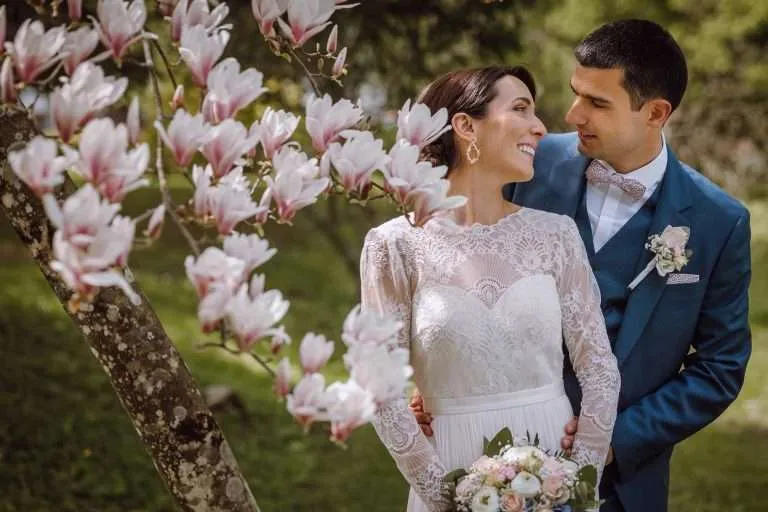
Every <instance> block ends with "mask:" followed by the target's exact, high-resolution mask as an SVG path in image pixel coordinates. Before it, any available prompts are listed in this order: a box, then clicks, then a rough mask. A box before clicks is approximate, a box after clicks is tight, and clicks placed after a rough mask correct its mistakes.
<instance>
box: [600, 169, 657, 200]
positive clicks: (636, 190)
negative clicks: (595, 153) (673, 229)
mask: <svg viewBox="0 0 768 512" xmlns="http://www.w3.org/2000/svg"><path fill="white" fill-rule="evenodd" d="M587 181H588V182H590V183H592V184H594V185H599V184H601V183H605V184H607V185H614V186H617V187H619V188H620V189H621V190H623V191H624V193H626V194H627V195H628V196H629V197H631V198H632V199H634V200H635V201H639V200H640V199H642V198H643V196H644V195H645V185H643V184H642V183H640V182H639V181H637V180H634V179H632V178H627V177H625V176H622V175H621V174H619V173H618V172H616V171H613V170H611V169H608V168H607V167H606V166H604V165H603V164H601V163H600V162H598V161H597V160H592V162H591V163H590V164H589V167H587Z"/></svg>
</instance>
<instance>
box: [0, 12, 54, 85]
mask: <svg viewBox="0 0 768 512" xmlns="http://www.w3.org/2000/svg"><path fill="white" fill-rule="evenodd" d="M65 35H66V29H65V28H64V27H53V28H51V29H50V30H48V31H46V30H45V28H44V27H43V24H42V23H41V22H40V21H38V20H34V21H32V19H31V18H29V19H27V20H26V21H24V23H22V24H21V26H20V27H19V29H18V30H17V31H16V35H15V37H14V38H13V43H5V50H6V51H7V52H8V54H9V55H10V56H11V58H13V64H14V66H15V67H16V75H17V76H18V77H19V80H21V81H22V82H24V83H27V84H28V83H32V82H34V81H35V79H37V77H38V76H40V74H41V73H42V72H43V71H45V70H46V69H48V68H49V67H51V66H53V65H54V64H56V62H58V60H59V59H60V58H61V55H60V54H59V50H61V48H62V47H63V46H64V41H65Z"/></svg>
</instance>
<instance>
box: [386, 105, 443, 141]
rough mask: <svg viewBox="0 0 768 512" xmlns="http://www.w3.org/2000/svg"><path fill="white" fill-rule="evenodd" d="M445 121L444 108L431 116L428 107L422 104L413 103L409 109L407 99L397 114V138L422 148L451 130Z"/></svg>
mask: <svg viewBox="0 0 768 512" xmlns="http://www.w3.org/2000/svg"><path fill="white" fill-rule="evenodd" d="M447 121H448V111H447V110H446V109H445V108H441V109H440V110H438V111H437V112H436V113H435V114H434V115H432V112H430V110H429V107H427V106H426V105H424V104H423V103H414V104H413V107H411V100H410V99H408V100H406V102H405V104H404V105H403V108H401V109H400V111H399V112H398V113H397V138H398V139H405V140H407V141H408V142H410V143H411V144H413V145H414V146H418V147H419V148H423V147H424V146H426V145H427V144H429V143H430V142H432V141H433V140H435V139H437V138H438V137H439V136H440V135H442V134H443V133H445V132H447V131H448V130H450V129H451V125H450V124H446V123H447Z"/></svg>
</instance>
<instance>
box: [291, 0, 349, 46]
mask: <svg viewBox="0 0 768 512" xmlns="http://www.w3.org/2000/svg"><path fill="white" fill-rule="evenodd" d="M335 10H336V3H335V1H334V0H303V1H301V2H296V1H294V2H290V3H289V4H288V10H287V12H288V23H286V22H285V21H283V19H282V18H278V19H277V23H278V25H280V30H281V31H282V32H283V34H284V35H285V37H287V38H288V40H289V41H290V42H291V44H292V45H293V47H294V48H298V47H300V46H303V45H304V43H306V42H307V41H309V40H310V39H311V38H312V37H313V36H315V35H316V34H319V33H320V32H322V31H323V30H324V29H325V27H327V26H328V25H330V22H329V21H328V20H329V19H330V18H331V15H332V14H333V12H334V11H335Z"/></svg>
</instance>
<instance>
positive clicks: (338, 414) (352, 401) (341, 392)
mask: <svg viewBox="0 0 768 512" xmlns="http://www.w3.org/2000/svg"><path fill="white" fill-rule="evenodd" d="M326 393H327V395H326V402H327V410H328V420H329V421H330V422H331V440H332V441H333V442H336V443H344V441H346V440H347V438H348V437H349V435H350V434H351V433H352V431H353V430H354V429H356V428H358V427H360V426H362V425H365V424H366V423H368V422H370V421H371V420H372V419H373V417H374V414H375V413H376V404H375V403H374V401H373V396H372V395H371V393H369V392H368V391H367V390H365V389H363V388H362V387H360V385H359V384H358V383H357V382H355V381H354V380H352V379H350V380H348V381H347V382H344V383H341V382H334V383H333V384H331V385H330V386H328V390H327V391H326Z"/></svg>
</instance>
